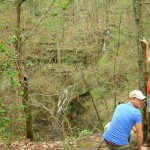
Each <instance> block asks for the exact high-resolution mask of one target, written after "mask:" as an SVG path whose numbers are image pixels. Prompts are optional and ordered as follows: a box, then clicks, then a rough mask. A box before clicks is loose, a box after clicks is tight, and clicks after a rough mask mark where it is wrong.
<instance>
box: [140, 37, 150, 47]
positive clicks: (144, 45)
mask: <svg viewBox="0 0 150 150" xmlns="http://www.w3.org/2000/svg"><path fill="white" fill-rule="evenodd" d="M140 42H141V44H142V46H143V47H144V48H146V47H148V42H147V41H146V40H145V38H144V37H143V38H142V39H140Z"/></svg>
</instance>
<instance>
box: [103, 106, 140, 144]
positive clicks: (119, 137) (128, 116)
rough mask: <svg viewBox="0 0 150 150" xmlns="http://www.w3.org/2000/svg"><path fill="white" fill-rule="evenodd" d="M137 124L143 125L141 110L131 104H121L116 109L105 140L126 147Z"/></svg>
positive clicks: (105, 133)
mask: <svg viewBox="0 0 150 150" xmlns="http://www.w3.org/2000/svg"><path fill="white" fill-rule="evenodd" d="M136 123H142V115H141V112H140V110H139V109H137V108H136V107H134V106H133V105H132V104H131V103H127V104H120V105H118V106H117V107H116V109H115V112H114V114H113V117H112V121H111V123H110V125H109V126H108V128H107V129H106V131H105V132H104V134H103V138H104V139H106V140H108V141H110V142H113V143H116V144H118V145H121V146H122V145H125V144H127V143H128V139H129V136H130V132H131V129H132V127H133V126H134V124H136Z"/></svg>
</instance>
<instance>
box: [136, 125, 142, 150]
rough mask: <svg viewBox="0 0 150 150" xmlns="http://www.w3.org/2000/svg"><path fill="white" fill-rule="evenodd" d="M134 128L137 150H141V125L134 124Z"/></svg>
mask: <svg viewBox="0 0 150 150" xmlns="http://www.w3.org/2000/svg"><path fill="white" fill-rule="evenodd" d="M135 128H136V136H137V150H142V143H143V131H142V123H137V124H135Z"/></svg>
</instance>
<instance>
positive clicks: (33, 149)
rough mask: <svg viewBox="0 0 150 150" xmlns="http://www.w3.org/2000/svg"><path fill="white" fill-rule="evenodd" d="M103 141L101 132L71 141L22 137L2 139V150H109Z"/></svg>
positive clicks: (0, 144)
mask: <svg viewBox="0 0 150 150" xmlns="http://www.w3.org/2000/svg"><path fill="white" fill-rule="evenodd" d="M101 141H102V138H101V137H100V134H99V133H95V134H92V135H89V136H87V137H86V138H85V139H82V140H80V141H75V142H73V141H72V142H71V140H70V142H69V143H68V142H65V141H47V142H31V141H30V140H28V139H22V140H20V141H14V142H3V141H0V150H108V148H107V146H106V145H105V143H104V142H103V143H102V145H101V147H100V143H101ZM133 150H135V148H133ZM145 150H150V148H149V149H146V148H145Z"/></svg>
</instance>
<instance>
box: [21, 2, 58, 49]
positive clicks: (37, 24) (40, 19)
mask: <svg viewBox="0 0 150 150" xmlns="http://www.w3.org/2000/svg"><path fill="white" fill-rule="evenodd" d="M55 1H56V0H53V2H52V3H51V5H50V6H49V8H48V10H47V11H46V12H45V13H44V14H43V16H42V17H41V18H39V20H38V22H37V23H36V25H35V26H34V28H33V29H32V30H31V32H30V33H29V34H28V35H27V36H26V37H25V39H24V40H23V41H22V42H21V44H20V46H19V47H21V46H22V45H23V44H24V42H25V41H26V40H27V39H28V38H29V37H30V36H31V35H32V34H33V32H34V31H35V30H36V29H37V27H38V26H39V24H40V22H41V21H42V20H43V19H44V17H45V16H46V15H47V13H48V12H49V11H50V9H51V8H52V6H53V5H54V3H55Z"/></svg>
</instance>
